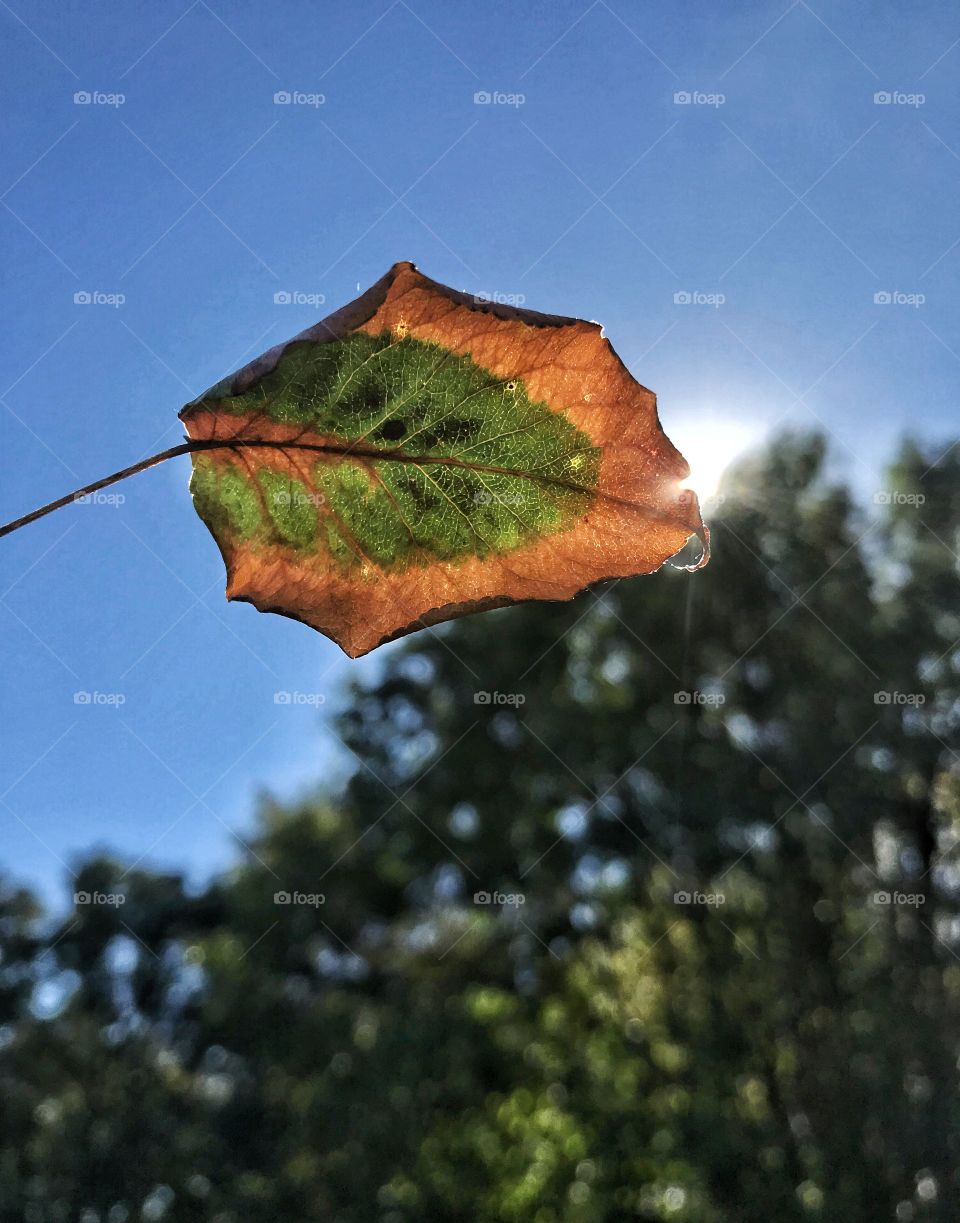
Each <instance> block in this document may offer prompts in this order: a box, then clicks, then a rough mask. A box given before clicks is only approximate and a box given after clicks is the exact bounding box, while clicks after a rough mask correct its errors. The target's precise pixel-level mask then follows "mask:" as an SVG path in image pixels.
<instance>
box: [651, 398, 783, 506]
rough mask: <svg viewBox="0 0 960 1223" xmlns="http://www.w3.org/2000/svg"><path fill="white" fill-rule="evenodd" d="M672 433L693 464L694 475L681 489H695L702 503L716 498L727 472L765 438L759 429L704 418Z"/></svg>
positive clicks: (685, 456) (682, 451)
mask: <svg viewBox="0 0 960 1223" xmlns="http://www.w3.org/2000/svg"><path fill="white" fill-rule="evenodd" d="M672 432H673V441H674V442H675V444H676V446H677V447H678V449H679V450H680V452H681V454H683V456H684V458H685V459H686V460H687V462H688V463H689V464H690V475H689V476H687V478H686V479H685V480H681V481H680V487H681V488H690V489H693V491H694V492H695V493H696V494H697V496H698V497H699V498H700V500H701V501H707V500H709V499H710V498H711V497H715V496H716V494H717V490H718V489H719V487H720V482H721V480H722V479H723V473H724V472H725V471H726V469H727V468H728V467H729V466H730V464H731V463H732V462H733V461H734V459H736V458H737V457H738V456H739V455H741V454H743V452H744V451H746V450H749V449H750V448H751V447H753V446H756V445H757V443H758V442H759V441H760V440H761V437H762V430H761V429H760V428H759V426H757V425H751V424H747V423H745V422H732V423H731V422H729V421H725V420H717V419H711V418H707V419H704V418H703V417H696V418H693V417H691V418H690V419H689V420H688V422H687V423H686V424H685V425H680V426H678V427H675V428H674V429H673V431H672Z"/></svg>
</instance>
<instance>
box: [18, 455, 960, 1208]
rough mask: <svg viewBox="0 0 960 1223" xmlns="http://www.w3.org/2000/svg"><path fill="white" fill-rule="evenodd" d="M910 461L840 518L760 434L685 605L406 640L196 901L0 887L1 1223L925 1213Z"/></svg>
mask: <svg viewBox="0 0 960 1223" xmlns="http://www.w3.org/2000/svg"><path fill="white" fill-rule="evenodd" d="M936 457H937V456H936V455H933V454H930V455H927V454H925V453H923V452H922V451H921V450H919V449H918V448H916V447H914V446H905V447H904V448H903V449H902V451H901V453H900V454H899V455H898V457H897V459H896V462H895V463H894V464H893V466H892V469H891V474H890V477H889V480H888V484H889V487H888V488H887V489H886V490H880V492H879V494H878V495H877V496H875V497H873V500H872V501H870V502H869V503H868V504H867V506H866V507H865V508H864V507H862V506H859V505H858V504H857V503H856V501H855V500H854V499H853V497H852V495H851V493H850V492H849V490H848V489H846V488H845V487H843V486H842V485H840V484H837V483H835V482H833V481H832V480H831V479H830V478H829V476H828V474H827V470H826V468H825V454H824V446H823V443H822V441H821V440H820V439H818V438H816V437H808V436H784V437H782V438H780V439H778V441H777V442H776V444H774V445H772V446H771V447H770V449H769V450H768V451H767V452H765V453H763V454H760V455H757V456H754V457H752V458H750V459H748V460H746V461H744V462H743V463H742V464H741V465H740V466H739V467H738V468H737V469H736V470H735V471H734V472H732V473H731V474H730V476H729V479H728V481H727V483H726V485H725V487H724V489H723V493H722V497H720V498H717V499H716V500H715V502H714V503H713V504H712V505H708V507H707V508H708V512H709V516H710V518H711V520H712V525H713V530H714V540H715V555H714V559H713V562H712V564H711V565H710V566H709V567H708V568H707V569H706V570H704V571H703V572H702V573H698V574H697V575H696V576H690V575H687V574H682V573H679V572H676V571H673V570H664V571H663V572H662V573H660V574H659V575H657V576H655V577H651V578H647V579H638V580H634V581H629V582H619V583H613V584H611V585H608V586H607V587H606V588H603V589H598V590H595V591H593V592H591V593H588V594H586V595H584V596H582V597H581V598H579V599H577V600H576V601H575V602H573V603H570V604H558V605H539V606H533V607H526V608H515V609H510V610H506V611H502V612H497V613H493V614H489V615H486V616H482V617H477V618H473V619H468V620H465V621H460V622H459V623H457V624H455V625H452V626H449V627H447V628H445V629H442V630H438V631H432V632H425V633H422V634H420V635H418V636H416V637H414V638H412V639H411V640H410V641H409V642H408V643H406V644H405V645H403V646H402V647H399V648H398V649H396V650H394V651H393V652H391V653H390V654H389V655H388V656H387V661H386V662H385V664H384V665H383V667H382V668H381V670H380V671H379V673H378V676H377V679H376V681H375V682H371V683H369V684H367V685H366V686H358V687H356V688H355V690H354V691H353V692H352V693H351V694H350V699H349V700H348V701H346V702H345V706H346V712H345V713H343V714H342V715H341V716H340V719H339V723H338V724H337V726H336V727H335V729H336V731H337V733H338V735H340V736H341V738H342V739H343V741H344V743H345V744H346V745H347V746H348V747H349V748H350V749H351V750H352V751H353V752H354V753H355V754H356V757H357V767H356V771H355V773H354V775H353V777H352V779H351V781H350V782H349V784H348V785H347V787H346V788H345V790H344V792H343V793H340V794H327V795H324V796H323V797H322V798H321V799H319V800H317V801H309V802H303V803H301V804H299V805H297V806H295V807H294V808H293V809H290V810H284V809H281V808H279V807H277V806H274V805H271V804H267V805H266V806H265V808H264V810H263V811H262V812H261V821H260V828H259V833H258V836H257V839H256V840H255V842H254V843H253V844H252V845H251V847H250V853H249V855H248V856H247V857H246V858H245V860H244V861H243V862H242V863H241V864H240V865H238V866H237V867H236V868H235V869H234V870H232V871H230V872H229V873H227V874H224V875H223V876H222V877H221V878H218V879H215V880H214V881H213V882H212V883H211V884H210V885H209V887H208V888H207V889H206V890H205V891H204V892H203V893H202V894H200V895H197V894H196V893H192V892H190V891H189V890H188V889H187V888H186V887H185V884H184V881H183V879H181V878H179V877H177V876H173V875H161V874H155V873H151V872H149V871H145V870H141V869H127V868H126V867H125V865H124V864H123V863H121V862H114V861H109V860H106V859H103V858H99V859H96V860H93V861H88V862H86V863H85V864H84V865H83V866H82V868H81V869H80V872H79V877H78V878H77V880H76V881H75V888H76V891H77V892H78V893H89V894H90V895H91V896H92V897H94V900H93V902H91V903H82V902H81V903H77V904H76V905H75V906H74V908H73V910H72V911H71V913H70V914H69V916H68V917H66V918H65V919H63V920H62V921H59V922H51V920H49V919H44V918H43V916H42V914H40V913H39V911H38V909H37V906H36V905H35V903H34V902H33V901H32V900H31V898H30V897H29V896H28V895H26V894H24V893H22V892H14V891H12V890H8V891H6V892H0V951H2V962H0V1098H2V1101H3V1106H2V1109H0V1219H2V1220H3V1221H6V1220H10V1221H11V1223H12V1221H13V1220H17V1221H21V1220H23V1221H25V1223H67V1221H69V1223H74V1221H79V1223H125V1221H126V1220H147V1221H149V1220H160V1219H169V1220H176V1221H177V1223H193V1221H195V1220H197V1221H199V1220H203V1221H209V1223H277V1221H288V1220H292V1221H297V1220H304V1221H309V1220H317V1221H319V1220H324V1221H330V1220H333V1221H337V1223H418V1221H428V1220H444V1221H446V1220H449V1221H451V1223H453V1221H458V1220H465V1221H466V1220H470V1221H471V1223H496V1221H507V1223H512V1221H518V1223H519V1221H520V1220H523V1221H525V1223H526V1221H531V1223H601V1221H607V1220H609V1221H615V1220H622V1219H640V1220H672V1221H674V1223H754V1221H755V1223H770V1221H771V1220H777V1221H785V1223H792V1221H794V1220H796V1221H800V1220H804V1221H816V1223H821V1221H822V1223H827V1221H830V1223H832V1221H837V1223H840V1221H843V1223H877V1221H878V1220H898V1221H909V1220H917V1221H927V1223H929V1221H934V1220H936V1221H943V1223H947V1221H951V1223H952V1221H955V1220H956V1219H957V1218H960V1179H958V1154H960V1152H958V1145H960V1144H958V1121H960V1118H958V1102H957V1090H956V1078H957V1065H958V1054H960V1040H958V1038H960V1027H958V1012H960V915H958V912H957V905H958V899H960V876H958V871H957V863H958V855H957V853H956V852H955V846H956V845H957V842H958V840H960V773H958V768H957V765H958V756H957V751H956V749H957V744H958V730H960V703H958V695H960V693H958V680H960V642H958V639H960V598H958V593H960V591H958V558H957V555H956V551H957V548H958V532H960V480H958V476H960V448H954V449H953V450H951V451H949V452H948V453H947V454H946V455H945V456H943V457H941V458H940V460H939V462H936V463H935V459H936ZM932 464H935V465H932ZM875 502H879V503H880V504H875ZM478 693H488V694H490V699H489V701H486V702H482V703H478V702H477V699H476V695H477V694H478ZM476 893H492V894H495V897H494V900H493V901H492V902H491V903H480V902H477V901H476V900H475V894H476ZM278 894H279V895H280V899H279V901H278V899H277V895H278ZM283 894H289V895H290V896H291V898H292V899H291V902H290V903H283ZM321 894H322V897H323V899H322V902H321V900H320V895H321ZM878 894H880V895H879V896H878ZM688 895H689V897H690V901H689V903H687V902H686V897H687V896H688ZM117 896H122V897H123V903H122V904H120V905H118V904H116V903H114V902H113V901H112V900H111V898H112V897H117ZM884 896H887V897H890V898H891V899H890V900H889V902H888V903H884V900H883V897H884ZM503 897H506V898H508V900H507V901H506V902H504V901H503ZM521 897H522V903H519V899H520V898H521Z"/></svg>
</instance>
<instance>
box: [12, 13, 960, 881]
mask: <svg viewBox="0 0 960 1223" xmlns="http://www.w3.org/2000/svg"><path fill="white" fill-rule="evenodd" d="M728 10H731V11H728ZM0 27H2V30H3V36H4V42H5V47H6V56H5V69H6V70H5V73H4V75H3V79H2V81H0V98H2V110H3V115H4V117H5V122H6V128H7V132H6V136H7V139H6V155H5V158H4V170H3V174H4V181H3V182H2V183H0V198H2V203H3V208H0V243H2V259H3V266H4V268H5V270H6V273H7V276H6V282H7V283H6V291H5V294H4V299H3V304H4V311H3V314H4V328H3V353H4V362H3V369H4V372H3V375H2V378H0V382H2V390H3V394H2V407H0V445H2V453H3V459H2V470H3V481H2V489H0V517H2V518H3V520H6V519H8V518H13V517H15V516H18V515H19V514H21V513H23V512H25V511H26V510H28V509H32V508H34V506H36V505H39V504H41V503H42V502H45V501H47V500H50V499H52V498H53V497H55V496H58V495H60V494H62V493H64V492H67V491H69V490H70V489H71V488H74V487H76V486H78V485H80V484H83V483H86V482H87V481H88V480H92V479H95V478H96V477H98V476H101V475H104V474H106V473H107V472H110V471H112V470H114V469H116V468H120V467H123V466H126V465H127V464H129V463H131V462H133V461H135V460H137V459H139V458H141V457H143V456H144V455H146V454H148V453H151V452H153V451H155V450H159V449H162V448H164V447H167V446H170V445H173V444H175V443H176V441H177V440H179V436H180V430H179V426H178V422H177V419H176V413H177V410H178V409H179V407H180V406H181V405H182V404H183V403H184V402H186V401H187V400H189V399H190V398H192V397H193V396H194V395H196V394H197V393H199V392H200V391H202V390H203V389H205V388H206V387H207V386H209V385H211V384H212V383H214V382H215V381H217V380H218V379H219V378H220V377H221V376H222V375H223V374H224V373H226V372H228V371H229V370H232V369H234V368H236V367H237V366H238V365H240V364H243V363H244V362H245V361H247V360H249V359H250V358H251V357H252V356H254V355H256V353H258V352H259V351H261V350H263V349H264V348H267V347H269V346H270V345H271V344H273V343H276V342H278V341H279V340H281V339H284V338H286V337H288V336H290V335H292V334H294V333H295V332H297V331H299V330H301V329H302V328H303V327H305V326H308V325H310V324H311V323H313V322H314V321H316V320H317V318H319V317H322V315H323V314H325V313H327V312H329V311H330V310H332V309H335V308H336V307H338V306H339V305H341V304H343V303H344V302H346V301H348V300H350V299H351V298H352V297H354V296H356V294H357V291H358V290H360V289H364V288H366V287H367V286H368V285H369V284H370V283H372V281H374V280H375V279H377V278H378V277H379V276H380V275H382V273H383V272H384V271H385V270H386V269H387V267H388V266H389V265H390V264H391V263H393V262H394V261H395V260H398V259H412V260H414V261H415V262H416V263H417V264H418V265H419V266H420V267H421V269H422V270H423V271H424V272H426V273H427V274H428V275H430V276H433V277H434V278H435V279H438V280H441V281H443V282H445V283H448V284H453V285H455V286H457V287H459V288H463V289H466V290H469V291H473V292H488V293H498V294H505V295H513V296H520V297H523V298H525V302H526V304H527V305H528V306H530V307H532V308H534V309H542V310H547V311H550V312H554V313H563V314H571V315H578V316H583V317H587V318H595V319H598V320H600V321H601V322H603V323H604V324H605V327H606V330H607V334H608V335H609V336H610V338H611V339H612V341H613V343H614V345H615V347H616V348H617V349H618V351H619V352H620V354H621V356H622V357H623V358H624V359H625V361H626V362H627V364H628V365H629V366H630V367H631V368H632V369H633V371H634V373H635V374H636V376H637V377H638V378H639V379H640V381H642V382H643V383H644V384H646V385H647V386H650V387H652V388H653V389H654V390H656V391H657V393H658V396H659V402H660V412H661V418H662V420H663V423H664V426H665V428H666V429H667V432H668V433H669V434H670V435H671V437H672V438H673V439H674V441H676V442H677V444H678V445H679V446H680V447H681V449H683V450H684V451H685V452H686V453H687V454H688V456H689V457H690V458H691V460H692V462H693V466H694V469H695V472H696V471H697V470H698V469H699V470H700V472H701V474H702V475H703V477H704V479H705V480H707V481H709V478H710V475H711V474H712V471H711V468H713V467H715V466H716V464H717V461H718V459H722V458H725V457H727V456H728V455H729V454H731V453H733V452H735V451H736V450H737V449H739V448H741V447H742V446H744V445H746V444H749V443H751V442H753V441H755V440H757V439H759V438H761V437H762V436H763V435H764V434H765V432H767V431H769V430H770V429H772V428H775V427H776V426H777V425H778V424H784V423H788V422H789V423H794V424H799V425H806V426H809V425H819V426H820V427H824V428H827V429H828V430H829V431H830V433H831V434H832V436H833V438H834V442H835V449H836V456H837V461H838V463H839V464H840V465H845V467H846V469H847V470H848V472H849V474H850V476H851V478H853V479H854V480H855V481H856V483H857V486H858V488H859V489H860V490H861V491H862V492H863V493H864V494H865V495H867V494H869V492H870V491H871V490H875V489H877V488H880V487H882V476H881V475H880V474H879V471H878V468H879V467H880V466H881V465H882V462H883V458H884V456H885V455H886V454H887V453H889V450H890V447H891V446H892V445H893V444H894V442H895V441H896V439H897V438H898V437H900V436H902V435H903V434H904V433H907V432H912V433H914V434H918V435H920V436H921V437H923V438H926V439H929V440H931V441H934V442H937V441H941V440H945V439H947V438H949V436H950V434H951V431H954V432H955V431H956V426H957V413H956V389H955V388H956V375H957V367H958V361H960V356H958V354H960V334H958V309H957V290H956V287H955V286H956V283H957V282H956V271H957V267H958V264H960V221H958V220H957V216H956V208H955V200H956V197H957V189H958V184H960V125H958V108H957V88H958V86H957V81H958V74H957V67H958V62H960V44H958V40H960V14H958V13H957V11H956V9H955V8H954V7H953V6H951V5H947V4H939V3H932V4H918V5H911V6H909V8H908V7H907V6H904V5H902V4H895V3H889V4H884V3H869V4H868V3H847V2H843V0H841V2H839V3H838V2H834V0H818V3H816V4H814V5H812V6H811V5H807V4H806V3H804V2H803V0H797V2H795V3H791V2H789V0H772V2H770V3H749V4H744V5H739V6H718V5H716V4H714V3H711V2H709V0H694V2H687V3H684V2H680V3H676V2H673V0H671V2H670V3H667V2H665V0H664V2H655V3H645V4H637V3H628V2H627V0H611V3H609V4H608V3H606V0H596V2H595V3H589V2H588V0H577V2H576V3H572V2H568V0H559V2H555V3H549V4H548V3H531V4H517V3H483V4H480V3H455V4H451V3H440V2H439V0H412V2H411V3H409V4H408V3H407V2H406V0H394V2H392V3H391V2H389V0H378V2H377V3H365V2H364V3H352V4H349V5H347V4H332V3H295V2H290V0H272V2H271V3H269V4H267V3H265V2H263V0H250V2H249V3H244V4H238V3H236V2H235V0H233V2H225V0H212V2H211V3H207V2H206V0H197V2H196V3H193V4H190V3H188V0H181V2H180V3H172V2H171V3H163V4H146V3H136V2H129V3H124V4H122V5H121V4H119V3H109V4H108V3H102V2H101V3H98V2H96V0H92V2H91V0H84V3H76V2H71V3H63V4H57V5H48V4H42V3H40V2H39V0H13V2H12V3H10V4H9V5H8V4H7V3H5V2H3V3H0ZM277 94H280V95H281V96H283V95H286V96H288V97H290V100H289V101H286V102H284V101H275V95H277ZM76 95H80V98H79V100H75V96H76ZM477 95H479V100H478V98H477ZM876 95H880V97H879V99H878V98H877V96H876ZM485 99H486V100H485ZM277 294H281V295H282V294H288V295H296V300H295V301H293V302H288V303H285V304H278V303H277V302H276V301H275V296H276V295H277ZM77 295H80V300H76V296H77ZM877 295H880V298H879V300H876V298H877ZM85 296H86V297H89V298H90V299H91V300H83V299H84V297H85ZM121 298H122V299H123V300H122V301H121V300H120V299H121ZM321 299H322V300H323V303H324V304H322V305H321V304H320V300H321ZM188 468H189V464H188V461H187V460H186V459H181V460H177V461H175V462H171V463H169V464H166V465H164V466H162V467H159V468H157V469H155V470H153V471H151V472H149V473H147V474H145V475H141V476H138V477H137V478H136V479H134V480H131V481H129V482H127V483H125V484H123V485H120V486H118V487H117V488H116V489H114V490H112V491H113V492H115V493H119V494H122V497H123V500H122V501H120V502H119V503H113V502H109V503H104V504H96V505H87V506H71V507H69V508H67V509H64V510H62V511H60V512H58V513H56V514H54V515H51V516H50V517H48V518H46V519H45V520H43V521H42V522H39V523H36V524H34V525H32V526H30V527H28V528H25V529H24V530H22V531H20V532H18V533H16V534H15V535H13V536H10V537H9V538H7V539H4V540H3V541H2V543H0V557H2V560H0V571H2V583H0V585H2V589H3V591H4V592H5V593H4V595H3V600H2V606H0V618H2V621H3V632H2V636H0V667H2V671H3V676H4V684H3V697H2V700H3V709H2V716H3V725H4V751H3V760H4V772H5V780H4V782H3V783H2V787H0V788H2V789H3V790H5V791H6V793H5V795H4V798H3V805H2V806H0V827H2V835H3V842H2V843H3V854H2V859H0V869H2V870H3V871H4V872H6V873H7V874H8V875H11V876H12V877H14V878H15V879H17V880H21V881H25V882H28V883H30V884H31V885H33V886H35V887H38V888H39V889H41V891H42V892H43V893H44V895H45V896H47V897H48V898H49V897H54V896H56V895H58V894H59V895H61V896H62V894H63V890H64V889H63V887H62V881H63V880H64V879H69V875H68V874H67V869H68V867H69V865H70V864H71V863H72V862H73V861H74V860H75V857H76V855H77V854H79V853H82V852H86V851H88V850H89V849H90V848H91V847H93V846H109V847H112V848H114V849H116V850H117V851H119V852H121V853H122V854H124V855H125V856H127V857H128V858H132V859H141V858H142V860H143V861H144V862H145V863H147V864H151V865H155V866H156V865H161V866H167V867H178V868H182V869H186V870H187V871H188V872H189V874H190V875H191V877H192V878H193V879H195V880H197V881H199V880H202V879H203V877H204V876H205V874H206V873H208V872H209V871H210V870H211V869H213V868H215V867H217V866H220V865H222V864H224V863H226V862H228V861H229V860H230V859H231V857H232V856H233V855H234V854H235V852H236V845H237V842H236V840H235V836H236V835H239V836H244V835H245V834H246V833H247V832H248V831H249V829H250V827H251V820H252V813H253V810H254V805H255V800H256V796H257V794H258V793H260V792H262V791H264V790H270V791H272V792H274V793H278V794H280V795H290V794H293V793H296V792H297V791H299V790H300V789H302V788H303V787H305V786H308V785H312V784H327V783H330V782H331V781H333V780H335V779H336V778H337V777H338V776H342V775H343V771H344V768H345V767H347V765H346V763H345V761H344V757H343V752H342V750H341V749H339V747H338V744H337V741H336V739H335V738H334V737H333V735H332V732H331V731H330V729H329V727H327V726H326V715H327V714H328V713H329V711H330V710H331V709H332V708H333V707H334V706H335V704H336V702H337V700H338V699H340V698H339V696H338V692H339V690H340V686H341V685H342V683H343V681H344V680H345V679H347V678H348V677H350V676H362V675H364V674H370V673H371V671H372V670H373V669H375V668H377V666H378V665H379V663H378V658H380V657H383V656H384V655H385V653H386V650H384V651H381V652H380V654H378V655H375V656H373V657H372V658H369V659H366V660H361V661H360V662H359V663H350V662H348V661H347V660H346V659H345V658H344V657H343V656H342V655H341V654H340V653H339V651H338V650H337V648H336V647H335V646H333V645H332V644H331V643H329V642H327V641H326V640H325V639H323V638H321V637H319V636H318V635H316V634H313V633H311V632H310V630H308V629H306V628H305V627H303V626H302V625H298V624H295V623H293V622H290V621H286V620H283V619H281V618H278V617H268V616H261V615H259V614H258V613H257V612H255V611H254V610H253V609H252V608H250V607H247V606H246V605H242V604H234V605H228V604H226V603H225V601H224V599H223V594H222V591H223V572H222V565H221V562H220V559H219V555H218V553H217V550H216V547H215V546H214V544H213V541H212V540H211V539H210V537H209V536H208V534H207V532H206V530H205V528H204V527H203V526H202V525H201V524H200V523H199V521H198V520H196V518H195V516H194V512H193V509H192V507H191V503H190V499H189V497H188V495H187V492H186V483H187V479H188V474H189V471H188ZM650 580H655V579H650ZM389 648H390V647H387V649H389ZM280 690H287V691H296V692H303V693H314V694H320V695H321V696H322V697H323V698H324V704H323V705H322V706H320V707H319V708H318V706H317V705H316V704H313V705H310V704H300V705H290V706H278V705H277V704H276V703H275V701H274V694H275V692H277V691H280ZM77 692H91V693H98V694H101V697H100V703H97V701H91V703H90V704H88V705H78V704H76V703H75V700H74V694H75V693H77ZM119 698H122V703H121V701H120V700H119ZM317 699H318V700H319V697H318V698H317ZM318 713H319V715H320V716H318Z"/></svg>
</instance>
